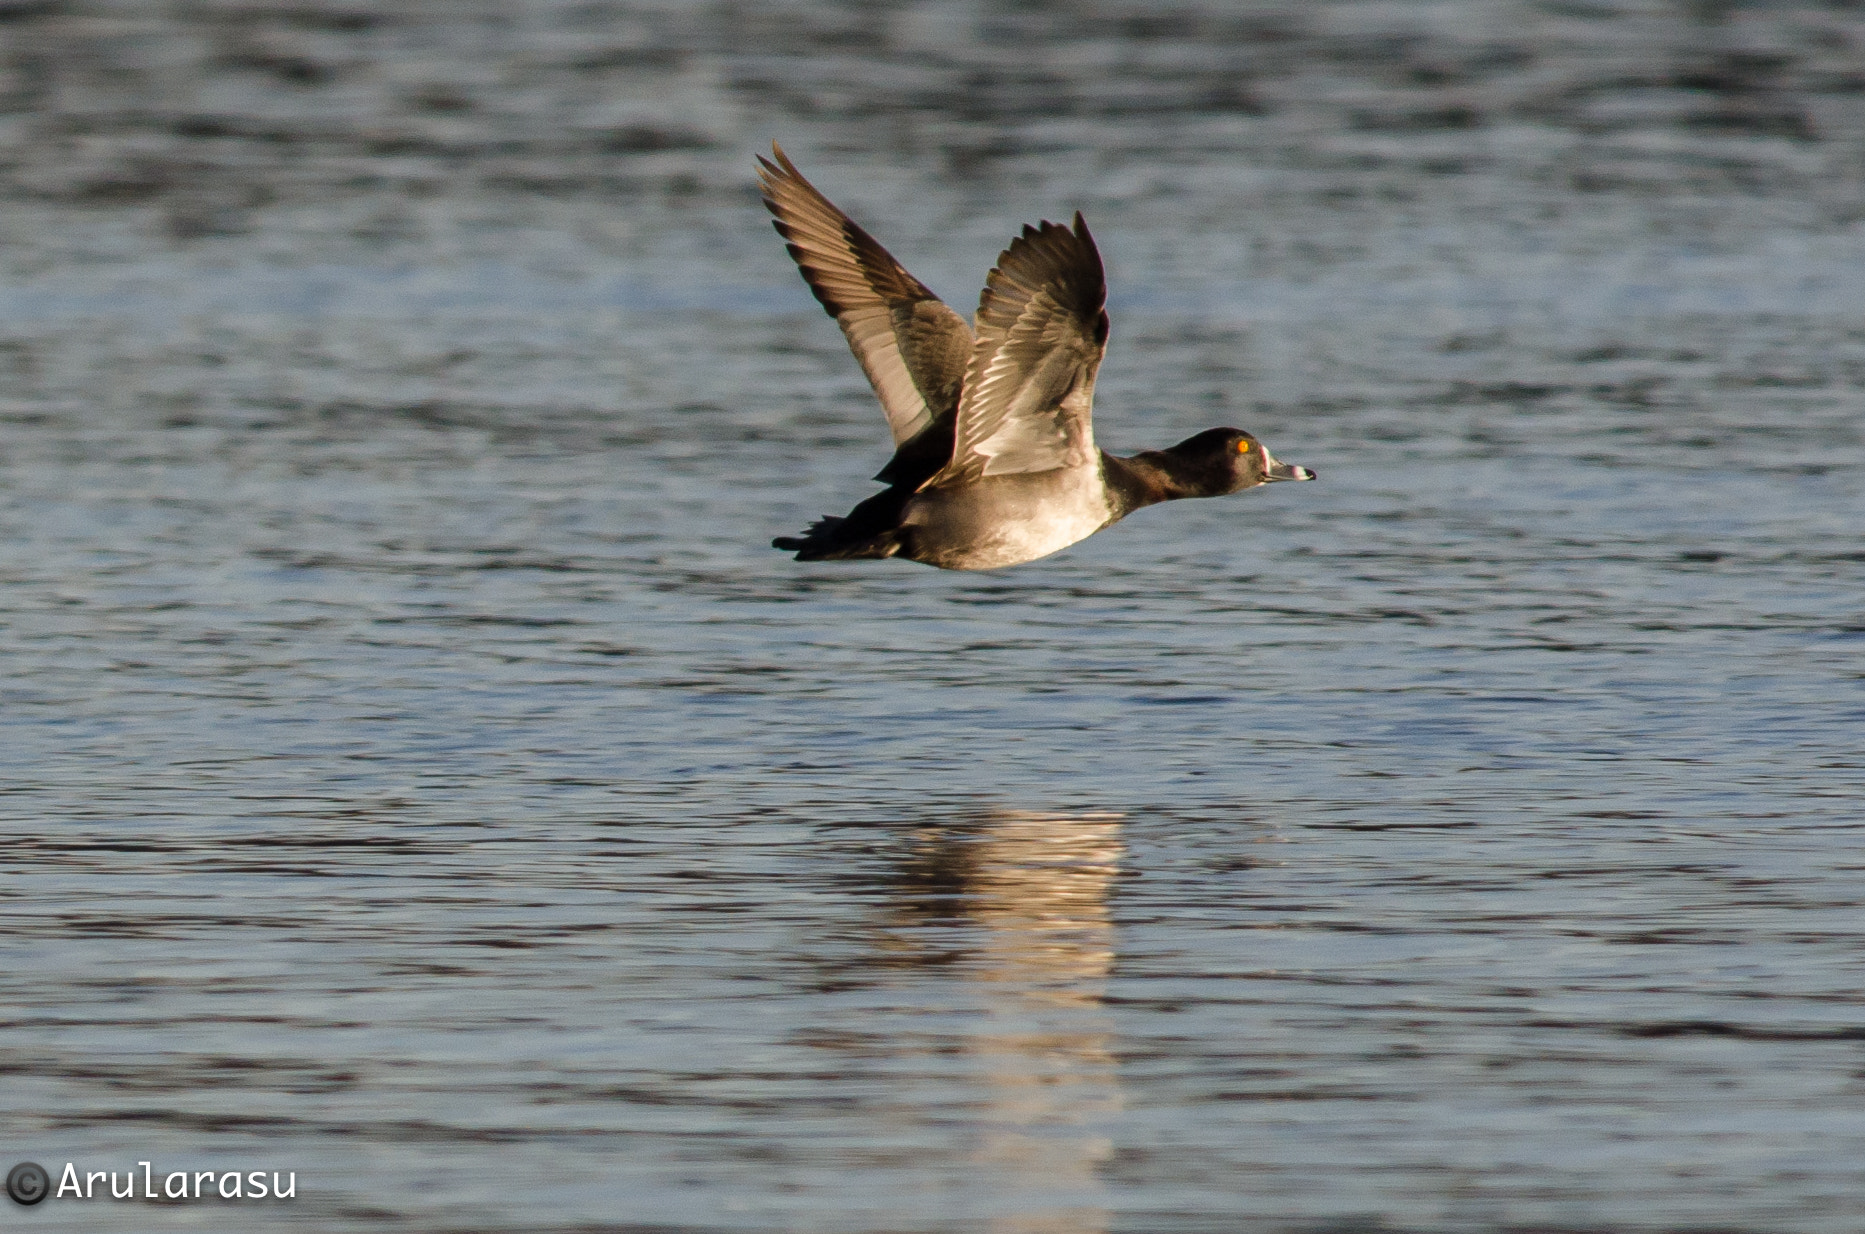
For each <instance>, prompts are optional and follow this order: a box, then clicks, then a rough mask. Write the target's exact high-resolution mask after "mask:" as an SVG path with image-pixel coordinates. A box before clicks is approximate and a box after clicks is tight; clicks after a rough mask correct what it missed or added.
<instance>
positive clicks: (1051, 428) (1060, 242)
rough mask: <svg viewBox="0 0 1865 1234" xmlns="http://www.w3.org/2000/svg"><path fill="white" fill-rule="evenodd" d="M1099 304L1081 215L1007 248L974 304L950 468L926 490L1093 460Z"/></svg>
mask: <svg viewBox="0 0 1865 1234" xmlns="http://www.w3.org/2000/svg"><path fill="white" fill-rule="evenodd" d="M1106 302H1107V279H1106V276H1105V275H1104V274H1103V273H1102V270H1101V254H1100V253H1099V252H1098V251H1097V250H1096V249H1095V247H1094V238H1093V237H1092V236H1090V235H1089V234H1088V225H1087V223H1085V222H1084V221H1083V220H1082V217H1081V215H1080V214H1079V213H1078V214H1076V216H1075V226H1074V228H1073V229H1072V230H1071V229H1070V228H1067V227H1063V226H1061V225H1059V224H1056V223H1048V222H1045V223H1044V224H1042V226H1040V227H1025V228H1024V229H1023V234H1022V235H1021V236H1019V237H1017V238H1016V239H1015V240H1012V241H1011V242H1010V247H1009V248H1007V249H1005V250H1004V252H1003V254H1002V255H1001V256H999V257H998V259H997V266H996V267H995V268H994V269H993V270H992V271H991V274H990V278H989V279H988V280H987V281H986V282H985V286H984V294H983V296H982V297H981V298H980V300H979V302H978V316H977V331H978V339H977V342H976V343H974V344H973V345H972V350H971V361H970V364H969V365H968V367H967V368H966V372H965V382H964V393H963V394H962V395H961V397H960V399H959V405H958V418H957V429H956V437H955V440H954V443H953V447H952V459H951V462H949V463H947V464H946V466H945V468H944V469H943V470H942V471H940V472H939V473H938V474H937V475H935V476H933V477H932V479H931V480H929V481H928V482H927V483H928V485H940V484H948V483H958V482H964V481H967V480H976V479H979V478H981V477H983V476H996V475H1014V474H1018V473H1022V472H1036V471H1053V470H1056V469H1057V468H1064V467H1078V466H1082V465H1084V464H1087V463H1089V462H1091V461H1093V459H1094V457H1095V446H1094V424H1093V421H1092V419H1091V415H1092V411H1093V405H1094V375H1095V372H1096V370H1098V369H1099V368H1100V367H1101V356H1102V354H1103V353H1104V352H1105V351H1106V350H1107V309H1106Z"/></svg>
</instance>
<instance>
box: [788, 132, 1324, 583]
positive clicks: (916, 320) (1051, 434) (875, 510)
mask: <svg viewBox="0 0 1865 1234" xmlns="http://www.w3.org/2000/svg"><path fill="white" fill-rule="evenodd" d="M771 153H772V154H773V155H775V156H776V162H772V161H771V160H769V159H765V158H760V159H759V160H758V163H759V164H760V171H759V173H758V178H759V181H760V183H761V184H762V187H763V190H764V204H765V205H766V206H768V207H770V211H771V213H772V214H773V215H774V216H775V217H776V227H777V232H778V234H779V235H781V236H782V237H783V238H784V239H785V240H786V241H788V242H789V243H788V247H789V249H790V256H792V257H793V258H795V259H796V263H797V266H798V268H799V269H800V270H802V272H803V278H804V281H806V282H807V283H808V284H809V286H810V290H811V291H813V292H815V293H816V298H817V299H818V300H820V301H821V302H822V306H823V307H824V308H825V309H827V310H829V315H830V316H832V317H834V318H835V319H836V321H837V322H838V323H839V324H840V325H841V327H842V333H843V334H845V335H847V336H848V345H849V346H850V347H851V348H852V349H853V350H854V353H855V359H857V360H858V361H860V362H861V367H862V369H863V371H865V372H866V373H867V375H868V380H869V381H870V382H872V383H873V385H874V391H875V393H876V394H878V395H879V396H880V399H881V407H882V409H883V410H885V411H886V413H887V423H888V426H889V427H890V428H892V429H893V434H894V446H895V449H894V457H893V459H892V460H891V461H890V462H889V463H888V464H887V466H886V467H884V468H882V469H881V472H880V474H879V475H877V476H876V477H875V479H877V480H879V481H881V482H883V483H885V484H886V485H887V486H888V487H887V489H886V490H885V491H883V492H880V493H877V494H875V495H874V496H872V497H870V498H868V499H867V500H866V501H864V502H862V503H861V504H860V505H858V506H856V507H855V508H854V509H853V510H852V511H850V512H849V514H848V516H847V517H846V518H832V517H825V518H823V519H822V520H821V521H820V522H818V523H816V524H815V525H814V526H812V527H811V528H810V529H809V530H808V531H807V532H805V533H803V534H802V535H800V536H780V537H778V538H777V539H775V540H773V541H771V543H772V545H773V546H775V547H777V548H780V549H783V550H785V551H786V552H794V553H795V554H796V557H797V560H798V561H845V560H850V559H853V558H863V557H906V558H910V559H911V560H913V561H920V562H924V563H926V564H927V565H929V566H939V567H941V568H942V569H947V570H990V569H995V568H996V567H998V566H1014V565H1018V564H1020V563H1022V562H1025V561H1034V560H1036V559H1037V558H1038V557H1047V556H1048V555H1049V554H1050V553H1053V552H1056V551H1057V550H1058V549H1062V548H1066V547H1067V546H1068V545H1071V544H1073V543H1075V542H1076V541H1077V540H1082V539H1086V538H1087V537H1088V536H1091V535H1093V534H1094V533H1095V532H1097V531H1099V530H1101V529H1102V528H1103V527H1106V526H1108V525H1110V524H1112V523H1116V522H1118V521H1120V520H1121V519H1122V518H1124V517H1126V516H1127V515H1128V514H1130V513H1132V512H1133V511H1135V510H1138V509H1139V508H1140V507H1142V506H1150V505H1155V504H1157V503H1159V502H1162V501H1172V500H1174V499H1176V498H1180V497H1219V496H1222V495H1224V494H1226V493H1235V492H1240V491H1241V490H1243V489H1246V488H1253V487H1255V486H1256V485H1258V484H1266V483H1268V482H1270V481H1272V480H1312V479H1314V478H1315V473H1314V472H1312V471H1310V470H1308V468H1306V467H1296V466H1291V465H1290V464H1288V463H1282V462H1278V461H1277V460H1276V459H1275V458H1274V457H1273V456H1272V455H1271V454H1270V453H1269V449H1268V447H1266V446H1264V445H1263V443H1262V442H1260V441H1258V440H1257V439H1256V438H1255V437H1253V436H1251V435H1250V434H1249V433H1246V432H1243V431H1242V430H1240V429H1234V428H1213V429H1206V430H1205V431H1204V432H1202V433H1199V434H1198V435H1197V436H1195V437H1189V438H1187V439H1186V440H1184V441H1181V442H1180V443H1179V444H1178V445H1176V446H1170V447H1168V448H1167V449H1164V450H1147V451H1144V452H1142V453H1140V454H1136V455H1134V456H1132V457H1131V458H1122V457H1120V456H1119V455H1114V454H1109V453H1108V452H1107V451H1105V450H1101V449H1098V448H1096V446H1095V444H1094V426H1093V424H1092V423H1091V421H1090V413H1091V410H1092V405H1093V402H1094V376H1095V371H1096V370H1097V369H1098V368H1099V367H1100V365H1101V356H1102V353H1103V352H1105V351H1106V348H1107V310H1106V308H1105V307H1104V306H1105V304H1106V300H1107V284H1106V279H1105V277H1104V276H1103V274H1102V271H1101V255H1100V253H1099V252H1098V251H1096V249H1095V247H1094V240H1093V238H1092V237H1091V236H1089V234H1088V225H1087V224H1086V223H1085V222H1083V221H1082V217H1081V215H1080V214H1079V213H1077V214H1076V215H1075V225H1074V227H1073V228H1068V227H1062V226H1059V225H1057V224H1055V223H1049V222H1045V223H1043V224H1041V225H1040V226H1037V227H1025V228H1024V229H1023V234H1022V235H1021V236H1019V237H1017V238H1016V239H1015V240H1012V241H1011V242H1010V247H1009V248H1007V249H1005V250H1004V251H1003V253H1002V254H1001V255H1000V256H999V257H998V259H997V266H996V268H994V269H993V270H992V271H991V273H990V276H989V277H988V278H987V279H986V280H985V285H984V293H983V295H982V296H981V297H980V299H979V301H978V313H977V316H976V318H975V319H974V327H975V331H976V333H975V334H974V332H973V330H974V327H967V326H966V324H965V321H964V319H963V318H962V317H960V316H959V315H958V314H957V313H955V312H953V311H952V310H951V309H950V308H947V307H946V306H945V304H943V303H942V302H941V301H940V300H939V297H937V296H935V295H933V293H932V292H931V291H929V290H928V289H927V287H926V285H925V284H924V283H922V282H920V281H919V280H918V279H916V278H914V277H913V276H912V275H911V274H908V273H907V272H906V270H905V269H904V268H903V267H902V266H901V265H900V263H899V262H897V261H895V260H894V258H893V256H892V255H891V254H889V253H888V251H887V250H886V249H884V248H882V247H881V246H880V245H879V244H878V243H876V241H875V239H874V237H872V236H870V235H869V234H868V233H867V232H866V231H864V230H862V228H861V227H860V226H859V225H857V224H856V223H855V222H854V220H852V219H850V218H849V217H848V216H847V215H845V214H843V213H842V212H841V211H840V210H838V209H836V208H835V206H834V205H832V204H831V203H830V201H829V199H828V198H827V197H824V196H823V195H822V194H821V193H820V192H818V191H817V190H816V187H815V186H814V185H812V184H811V183H810V182H809V181H808V180H805V179H804V178H803V175H802V173H801V172H799V171H798V170H797V169H796V167H795V165H794V164H792V163H791V162H790V160H789V159H788V158H787V157H785V155H784V152H783V150H782V149H781V148H779V147H778V146H777V145H776V144H775V143H773V144H772V146H771Z"/></svg>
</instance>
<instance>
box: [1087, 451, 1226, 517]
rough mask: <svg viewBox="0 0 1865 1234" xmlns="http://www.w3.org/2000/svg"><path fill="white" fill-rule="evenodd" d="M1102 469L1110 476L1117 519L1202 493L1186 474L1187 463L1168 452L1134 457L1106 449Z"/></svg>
mask: <svg viewBox="0 0 1865 1234" xmlns="http://www.w3.org/2000/svg"><path fill="white" fill-rule="evenodd" d="M1101 470H1102V472H1103V474H1105V475H1106V476H1107V492H1108V498H1109V504H1110V505H1112V506H1113V507H1114V510H1115V517H1116V518H1120V517H1123V516H1125V515H1128V514H1131V513H1133V512H1134V511H1135V510H1138V509H1140V508H1141V507H1143V506H1156V505H1158V504H1159V503H1160V502H1162V501H1176V500H1178V499H1179V498H1181V497H1196V496H1198V495H1199V493H1200V492H1201V491H1202V490H1200V489H1198V488H1197V487H1196V486H1195V485H1194V483H1193V480H1192V477H1191V476H1188V475H1186V474H1185V464H1184V461H1183V460H1182V459H1180V458H1178V457H1177V456H1176V455H1173V454H1170V453H1168V452H1167V451H1164V450H1142V451H1141V452H1140V453H1138V454H1135V455H1133V456H1132V457H1131V458H1122V457H1121V456H1120V455H1118V454H1109V453H1108V452H1107V451H1105V450H1103V451H1101Z"/></svg>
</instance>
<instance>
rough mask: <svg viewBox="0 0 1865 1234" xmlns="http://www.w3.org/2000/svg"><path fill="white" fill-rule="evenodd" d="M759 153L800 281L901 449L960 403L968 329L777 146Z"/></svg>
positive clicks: (768, 197)
mask: <svg viewBox="0 0 1865 1234" xmlns="http://www.w3.org/2000/svg"><path fill="white" fill-rule="evenodd" d="M771 153H772V154H773V155H774V156H775V158H776V161H775V162H772V161H771V160H770V159H766V158H762V157H760V158H759V159H758V164H759V170H758V180H759V183H760V185H761V187H762V188H763V191H764V204H765V206H766V207H768V208H769V209H770V212H771V214H772V215H773V216H774V224H775V226H776V228H777V234H778V235H780V236H782V237H783V238H784V240H785V241H787V247H788V248H789V250H790V256H791V257H792V258H794V259H795V261H796V263H797V268H798V269H799V270H801V271H802V273H803V279H804V281H805V282H807V283H808V284H809V288H810V290H811V291H812V292H814V293H815V294H816V299H817V300H819V301H820V302H821V303H822V306H823V308H825V309H827V310H828V311H829V315H830V316H831V317H833V318H835V320H836V322H837V324H839V325H840V326H841V327H842V333H843V334H844V335H845V336H847V338H848V346H849V349H850V350H852V351H853V352H854V353H855V359H856V360H858V361H859V362H860V363H861V368H862V371H863V372H865V373H866V374H867V375H868V381H869V383H870V384H872V385H873V386H874V392H875V394H876V395H878V396H879V398H880V400H881V408H882V410H884V411H885V412H886V413H887V424H888V427H889V428H890V429H891V430H892V431H893V435H894V444H895V445H896V446H898V445H904V444H905V443H906V442H908V441H911V440H912V439H913V438H915V437H917V436H919V435H920V434H921V433H922V432H924V431H925V430H926V429H927V428H929V427H930V426H931V425H932V424H933V422H934V421H935V420H937V419H939V418H940V417H941V416H947V415H950V414H951V413H952V412H953V410H954V409H955V408H956V407H957V406H958V399H959V389H960V387H961V386H962V385H963V383H964V380H965V367H966V364H967V362H968V359H969V356H970V354H971V350H972V338H971V330H970V329H969V328H968V327H967V326H966V325H965V320H964V318H962V317H960V316H959V315H958V314H957V313H955V312H953V311H952V310H951V309H950V308H948V307H947V306H946V305H945V304H944V303H943V302H942V301H941V300H940V299H939V297H938V296H935V295H934V294H933V293H932V292H931V290H929V289H928V288H927V286H926V284H924V283H922V282H920V281H919V280H918V279H916V278H914V277H913V276H912V275H911V274H909V273H907V271H906V269H905V267H903V266H902V265H901V264H900V263H899V262H898V261H895V260H894V257H893V255H892V254H891V253H889V252H888V251H887V250H886V249H884V248H882V247H881V245H880V243H879V242H878V241H876V240H875V238H874V237H873V236H871V235H869V234H868V233H867V232H866V231H864V230H863V229H862V228H861V226H860V225H859V224H857V223H856V222H855V221H854V220H853V219H851V218H849V217H848V216H847V215H846V214H843V213H842V212H841V211H840V210H838V209H837V208H836V207H835V205H834V204H833V203H831V202H830V200H829V199H828V198H827V197H824V196H823V195H822V194H821V193H820V192H818V191H817V189H816V186H815V185H813V184H811V183H810V182H809V181H808V180H805V179H804V178H803V173H801V172H799V171H798V170H797V169H796V166H795V164H793V163H791V161H790V159H789V158H788V157H787V156H786V155H785V154H784V152H783V150H782V148H780V147H779V146H778V145H777V144H776V143H775V142H773V143H772V144H771Z"/></svg>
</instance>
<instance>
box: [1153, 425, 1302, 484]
mask: <svg viewBox="0 0 1865 1234" xmlns="http://www.w3.org/2000/svg"><path fill="white" fill-rule="evenodd" d="M1160 453H1162V454H1167V455H1170V456H1171V457H1172V459H1173V461H1174V463H1175V464H1176V465H1175V466H1174V467H1173V468H1172V470H1173V471H1175V472H1177V473H1178V474H1177V478H1178V479H1179V481H1180V482H1181V483H1183V484H1184V485H1185V486H1186V487H1187V488H1188V489H1189V490H1190V491H1189V492H1187V494H1186V496H1189V497H1221V496H1223V495H1224V494H1226V493H1240V492H1242V491H1243V490H1244V489H1246V488H1255V487H1256V486H1257V485H1259V484H1268V483H1270V482H1271V481H1274V480H1312V479H1314V478H1315V473H1314V472H1312V471H1310V470H1308V468H1306V467H1298V466H1295V465H1294V464H1291V463H1284V462H1280V461H1278V460H1277V459H1276V456H1275V455H1273V454H1271V453H1270V452H1269V447H1268V446H1265V445H1264V444H1263V443H1262V442H1260V441H1258V440H1257V439H1256V438H1255V437H1253V436H1251V435H1250V434H1249V433H1246V432H1244V431H1243V430H1242V429H1236V428H1208V429H1206V430H1205V431H1204V432H1202V433H1199V434H1198V435H1197V436H1196V437H1187V438H1186V439H1185V440H1184V441H1181V442H1180V443H1179V444H1178V445H1176V446H1172V447H1169V448H1168V449H1165V450H1162V451H1160Z"/></svg>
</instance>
